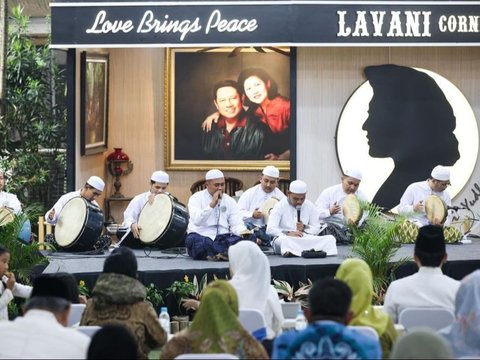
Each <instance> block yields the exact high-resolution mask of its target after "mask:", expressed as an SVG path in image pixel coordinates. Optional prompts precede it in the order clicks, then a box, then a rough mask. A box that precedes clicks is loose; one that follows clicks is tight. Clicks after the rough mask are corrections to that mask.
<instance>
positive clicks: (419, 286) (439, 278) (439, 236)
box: [383, 225, 460, 322]
mask: <svg viewBox="0 0 480 360" xmlns="http://www.w3.org/2000/svg"><path fill="white" fill-rule="evenodd" d="M413 258H414V260H415V262H416V263H417V265H418V268H419V269H418V272H417V273H416V274H413V275H410V276H407V277H404V278H402V279H399V280H395V281H393V282H392V283H391V284H390V286H389V287H388V289H387V293H386V294H385V302H384V306H383V308H384V310H385V311H386V312H387V313H388V314H389V315H390V316H391V318H392V320H393V321H394V322H398V316H399V314H400V313H401V311H402V310H403V309H405V308H407V307H443V308H448V309H451V310H453V309H454V302H455V294H456V293H457V290H458V287H459V286H460V282H459V281H457V280H454V279H452V278H450V277H448V276H446V275H443V274H442V269H441V267H442V265H443V264H444V263H445V261H447V253H446V249H445V238H444V237H443V229H442V228H441V227H440V226H435V225H426V226H423V227H421V228H420V230H419V232H418V236H417V239H416V241H415V248H414V256H413Z"/></svg>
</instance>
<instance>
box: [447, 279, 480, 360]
mask: <svg viewBox="0 0 480 360" xmlns="http://www.w3.org/2000/svg"><path fill="white" fill-rule="evenodd" d="M440 334H442V335H444V336H445V338H446V339H447V341H448V342H449V343H450V346H451V347H452V350H453V355H454V356H455V357H456V358H460V357H462V358H463V357H464V358H468V357H472V358H473V357H475V358H480V270H475V271H474V272H473V273H471V274H470V275H467V276H465V278H464V279H463V280H462V281H461V283H460V288H459V289H458V292H457V296H456V298H455V321H454V322H453V324H452V325H450V326H449V327H447V328H445V329H442V330H440Z"/></svg>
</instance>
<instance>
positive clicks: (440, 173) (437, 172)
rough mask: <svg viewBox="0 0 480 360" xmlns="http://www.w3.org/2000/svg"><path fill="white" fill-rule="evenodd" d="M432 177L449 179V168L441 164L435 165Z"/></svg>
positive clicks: (443, 179)
mask: <svg viewBox="0 0 480 360" xmlns="http://www.w3.org/2000/svg"><path fill="white" fill-rule="evenodd" d="M432 178H434V179H435V180H440V181H450V170H449V169H448V168H446V167H445V166H442V165H437V166H435V167H434V168H433V170H432Z"/></svg>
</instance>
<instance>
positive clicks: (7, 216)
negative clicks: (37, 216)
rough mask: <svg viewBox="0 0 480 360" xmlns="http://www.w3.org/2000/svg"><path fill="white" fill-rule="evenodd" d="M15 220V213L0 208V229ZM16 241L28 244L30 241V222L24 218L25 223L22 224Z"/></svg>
mask: <svg viewBox="0 0 480 360" xmlns="http://www.w3.org/2000/svg"><path fill="white" fill-rule="evenodd" d="M14 220H15V213H14V212H13V211H12V210H10V209H7V208H0V227H2V226H4V225H7V224H9V223H11V222H12V221H14ZM18 239H19V240H20V241H21V242H23V243H25V244H29V243H30V242H31V241H32V225H31V223H30V220H29V219H27V218H26V217H25V221H23V223H22V228H21V229H20V231H19V233H18Z"/></svg>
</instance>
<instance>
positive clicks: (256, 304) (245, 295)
mask: <svg viewBox="0 0 480 360" xmlns="http://www.w3.org/2000/svg"><path fill="white" fill-rule="evenodd" d="M228 260H229V262H230V272H231V274H232V279H231V280H230V284H231V285H232V286H233V287H234V288H235V290H236V291H237V296H238V303H239V307H240V309H243V308H250V309H257V310H260V311H261V312H262V313H263V315H264V316H265V321H266V323H267V338H268V339H273V338H274V337H275V336H276V335H278V334H280V332H281V331H282V323H283V312H282V306H281V304H280V301H279V300H278V294H277V292H276V291H275V288H274V287H273V286H272V285H270V281H271V275H270V264H269V263H268V259H267V257H266V255H265V254H264V253H263V252H262V250H260V248H259V247H258V245H257V244H255V243H253V242H251V241H240V242H239V243H237V244H236V245H234V246H230V248H229V249H228Z"/></svg>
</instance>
